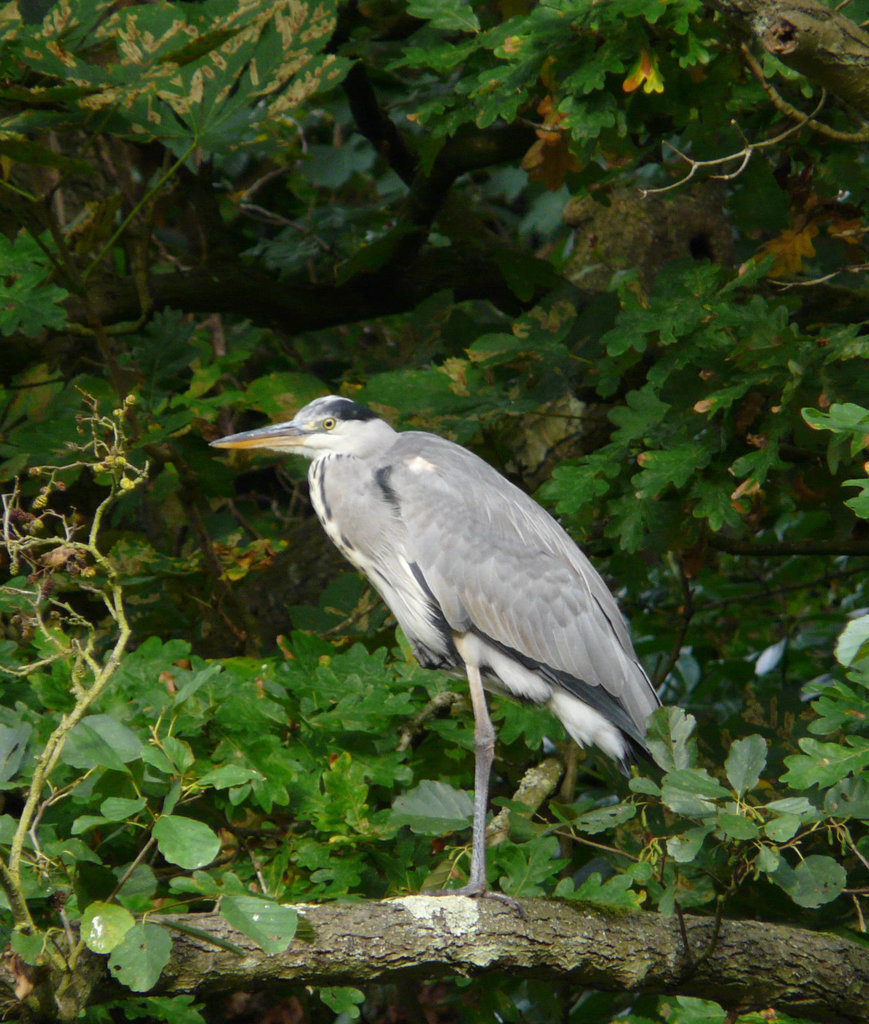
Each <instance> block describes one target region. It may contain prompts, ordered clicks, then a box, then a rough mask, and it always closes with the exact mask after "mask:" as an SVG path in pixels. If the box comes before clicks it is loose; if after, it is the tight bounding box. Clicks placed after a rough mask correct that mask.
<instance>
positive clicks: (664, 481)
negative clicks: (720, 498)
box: [631, 441, 712, 498]
mask: <svg viewBox="0 0 869 1024" xmlns="http://www.w3.org/2000/svg"><path fill="white" fill-rule="evenodd" d="M711 455H712V453H711V451H710V450H709V449H708V448H706V447H705V446H704V445H702V444H699V443H698V442H696V441H686V442H683V443H682V444H676V445H673V447H672V448H666V449H663V450H660V451H645V452H641V453H640V455H639V456H638V457H637V462H638V463H639V465H640V467H641V468H640V472H639V473H637V474H636V475H635V476H634V477H632V478H631V483H632V484H633V485H634V487H636V489H637V497H639V498H657V497H658V496H659V495H660V494H661V493H662V492H663V491H665V490H666V489H667V488H668V487H670V486H672V487H676V488H680V487H684V486H685V484H686V483H688V481H689V480H690V479H691V478H692V477H693V476H694V474H695V473H697V471H698V470H700V469H703V468H704V467H705V466H706V465H707V464H708V462H709V459H710V458H711Z"/></svg>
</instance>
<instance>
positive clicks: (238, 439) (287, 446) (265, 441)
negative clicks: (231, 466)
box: [211, 420, 308, 452]
mask: <svg viewBox="0 0 869 1024" xmlns="http://www.w3.org/2000/svg"><path fill="white" fill-rule="evenodd" d="M307 434H308V431H306V430H305V429H304V428H303V427H300V426H298V424H296V422H295V421H293V420H290V421H289V422H287V423H273V424H271V425H270V426H268V427H259V428H258V429H257V430H244V431H242V432H241V433H240V434H228V435H227V436H226V437H219V438H218V439H217V440H216V441H212V442H211V447H212V448H261V449H264V450H265V451H272V452H285V451H291V450H292V449H294V448H299V447H303V446H304V444H305V440H306V438H307Z"/></svg>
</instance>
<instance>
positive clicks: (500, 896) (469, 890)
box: [420, 882, 525, 918]
mask: <svg viewBox="0 0 869 1024" xmlns="http://www.w3.org/2000/svg"><path fill="white" fill-rule="evenodd" d="M420 895H421V896H469V897H470V898H471V899H475V900H497V901H498V902H499V903H503V904H504V905H505V906H508V907H509V908H510V909H511V910H514V911H515V912H516V913H517V914H518V915H519V917H521V918H524V917H525V911H524V910H523V909H522V904H521V903H520V902H519V901H518V900H514V899H513V897H512V896H505V895H504V893H502V892H493V891H492V890H491V889H486V888H485V887H484V886H480V885H474V884H473V883H471V882H469V883H468V884H467V885H463V886H461V887H460V888H458V889H426V890H425V891H424V892H422V893H420Z"/></svg>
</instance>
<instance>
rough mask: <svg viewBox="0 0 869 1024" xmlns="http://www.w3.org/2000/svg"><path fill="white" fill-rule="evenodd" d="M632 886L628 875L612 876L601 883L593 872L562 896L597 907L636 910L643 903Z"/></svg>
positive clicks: (639, 894) (641, 895) (598, 875)
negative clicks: (593, 904) (575, 887)
mask: <svg viewBox="0 0 869 1024" xmlns="http://www.w3.org/2000/svg"><path fill="white" fill-rule="evenodd" d="M633 884H634V880H633V879H632V878H631V877H630V875H613V877H612V878H608V879H607V880H606V881H605V882H601V876H600V873H599V872H597V871H593V872H592V873H591V874H590V875H589V876H588V878H586V879H585V880H584V881H583V882H582V883H581V885H580V886H579V887H578V888H577V889H576V890H574V891H573V892H571V893H565V894H564V895H566V896H567V897H568V898H569V899H572V900H583V901H584V902H587V903H595V904H597V906H599V907H620V908H621V909H623V910H636V909H637V908H638V907H639V906H640V905H641V903H642V902H643V894H642V893H639V892H636V891H635V890H634V889H633V888H632V886H633Z"/></svg>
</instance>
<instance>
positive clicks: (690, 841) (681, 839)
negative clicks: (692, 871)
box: [667, 825, 712, 864]
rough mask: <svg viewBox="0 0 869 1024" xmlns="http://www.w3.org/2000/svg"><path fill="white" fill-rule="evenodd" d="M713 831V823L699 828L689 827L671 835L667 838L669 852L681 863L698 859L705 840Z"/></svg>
mask: <svg viewBox="0 0 869 1024" xmlns="http://www.w3.org/2000/svg"><path fill="white" fill-rule="evenodd" d="M711 831H712V826H711V825H701V826H699V827H698V828H689V829H688V831H687V832H683V833H682V834H681V835H678V836H671V837H670V838H669V839H668V840H667V852H668V853H669V854H670V856H671V857H672V858H673V859H674V860H675V861H677V862H678V863H679V864H689V863H690V862H691V861H692V860H695V859H696V857H697V854H698V853H699V852H700V848H701V846H702V845H703V840H704V839H705V838H706V837H707V836H708V835H709V833H710V832H711Z"/></svg>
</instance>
